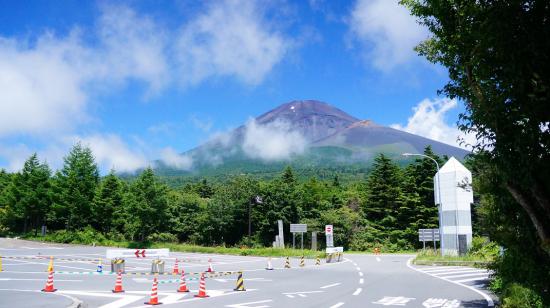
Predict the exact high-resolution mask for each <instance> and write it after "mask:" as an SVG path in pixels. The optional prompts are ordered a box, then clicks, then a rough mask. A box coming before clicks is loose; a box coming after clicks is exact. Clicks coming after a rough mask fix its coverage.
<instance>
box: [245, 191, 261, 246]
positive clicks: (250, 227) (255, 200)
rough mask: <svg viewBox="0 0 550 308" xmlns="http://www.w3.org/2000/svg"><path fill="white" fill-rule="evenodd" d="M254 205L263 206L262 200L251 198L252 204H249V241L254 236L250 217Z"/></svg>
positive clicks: (257, 197)
mask: <svg viewBox="0 0 550 308" xmlns="http://www.w3.org/2000/svg"><path fill="white" fill-rule="evenodd" d="M252 204H262V198H261V197H260V196H255V197H252V198H250V202H248V240H250V237H251V236H252V218H251V216H250V212H251V209H252Z"/></svg>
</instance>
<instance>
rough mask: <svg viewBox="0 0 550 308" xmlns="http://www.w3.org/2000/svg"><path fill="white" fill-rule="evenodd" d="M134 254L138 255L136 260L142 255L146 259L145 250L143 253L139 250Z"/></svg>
mask: <svg viewBox="0 0 550 308" xmlns="http://www.w3.org/2000/svg"><path fill="white" fill-rule="evenodd" d="M134 254H135V255H136V258H139V255H140V254H141V257H142V258H145V249H142V250H141V252H140V251H139V249H136V252H135V253H134Z"/></svg>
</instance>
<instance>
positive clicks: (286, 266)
mask: <svg viewBox="0 0 550 308" xmlns="http://www.w3.org/2000/svg"><path fill="white" fill-rule="evenodd" d="M285 268H290V258H289V257H286V260H285Z"/></svg>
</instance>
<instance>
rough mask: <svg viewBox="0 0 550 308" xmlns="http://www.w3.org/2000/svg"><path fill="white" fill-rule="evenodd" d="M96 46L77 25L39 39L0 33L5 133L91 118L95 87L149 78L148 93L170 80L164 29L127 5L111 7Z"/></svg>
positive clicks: (36, 131) (0, 122)
mask: <svg viewBox="0 0 550 308" xmlns="http://www.w3.org/2000/svg"><path fill="white" fill-rule="evenodd" d="M95 30H97V39H98V41H99V43H98V45H97V46H94V47H90V46H88V45H87V44H85V43H84V41H83V40H82V38H81V37H82V31H80V30H79V29H78V28H75V29H73V31H71V32H70V34H68V35H67V36H66V37H57V36H55V35H54V34H52V33H45V34H43V35H40V36H38V38H37V39H36V41H35V42H32V41H26V40H16V39H12V38H5V37H1V36H0V93H2V95H1V96H0V136H2V135H8V134H18V133H23V134H30V135H41V136H44V135H47V136H51V135H56V134H57V133H59V132H61V131H67V130H70V129H71V128H72V127H73V126H74V125H76V124H77V123H78V124H81V122H82V121H83V120H86V119H88V118H89V117H88V116H87V112H86V107H87V103H88V101H89V98H90V97H91V96H93V94H94V93H92V90H94V89H96V90H97V88H98V87H99V88H102V89H107V90H108V89H111V88H112V87H113V84H120V83H123V82H124V81H125V80H129V79H135V80H141V81H144V82H145V83H146V84H147V85H148V86H149V92H155V91H158V90H159V89H161V88H162V87H163V86H164V85H165V84H166V82H167V80H168V77H167V76H168V69H167V64H166V60H165V58H166V57H165V55H164V49H165V46H164V45H165V43H164V36H163V33H162V31H160V30H159V27H157V26H156V25H155V24H154V23H153V21H151V20H150V19H148V18H146V17H143V16H138V15H136V14H135V13H134V12H133V11H132V10H131V9H129V8H125V7H108V8H106V9H105V10H104V12H103V15H101V17H100V19H99V22H98V25H97V28H96V29H95Z"/></svg>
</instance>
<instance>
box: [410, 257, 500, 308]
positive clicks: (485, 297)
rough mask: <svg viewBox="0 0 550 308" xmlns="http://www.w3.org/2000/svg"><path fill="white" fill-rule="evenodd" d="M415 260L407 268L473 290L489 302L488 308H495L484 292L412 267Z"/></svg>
mask: <svg viewBox="0 0 550 308" xmlns="http://www.w3.org/2000/svg"><path fill="white" fill-rule="evenodd" d="M413 259H414V257H413V258H410V259H409V260H407V267H408V268H410V269H412V270H413V271H417V272H420V273H423V274H426V275H429V276H432V277H435V278H439V279H441V280H445V281H448V282H450V283H454V284H456V285H458V286H461V287H464V288H466V289H469V290H472V291H474V292H476V293H477V294H479V295H481V296H483V298H484V299H485V301H486V302H487V306H489V307H494V306H495V303H494V302H493V299H492V298H491V297H490V296H489V295H487V294H486V293H485V292H482V291H481V290H478V289H476V288H474V287H472V286H468V285H465V284H463V283H461V282H456V281H452V280H450V279H446V278H443V277H438V276H435V275H432V274H430V273H426V272H425V271H423V270H420V269H417V268H415V267H414V266H412V265H411V262H412V260H413Z"/></svg>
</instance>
